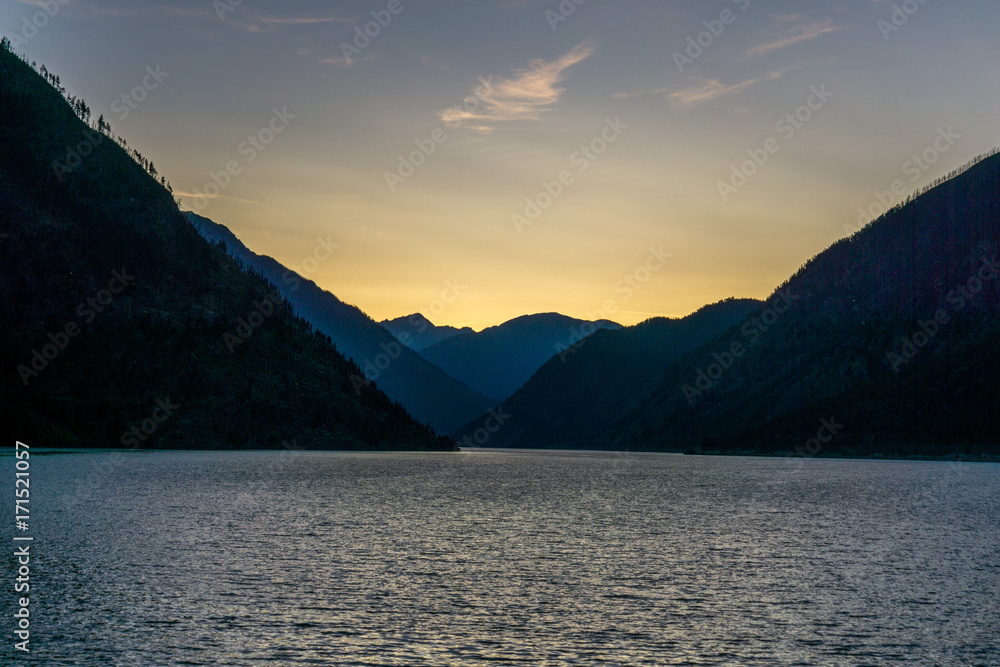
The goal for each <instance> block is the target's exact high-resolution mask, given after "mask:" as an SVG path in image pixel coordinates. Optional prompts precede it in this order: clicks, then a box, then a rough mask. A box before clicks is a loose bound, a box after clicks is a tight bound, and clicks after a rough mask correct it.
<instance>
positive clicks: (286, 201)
mask: <svg viewBox="0 0 1000 667" xmlns="http://www.w3.org/2000/svg"><path fill="white" fill-rule="evenodd" d="M0 32H2V33H3V34H4V35H6V36H8V37H10V38H12V39H13V41H14V43H15V45H16V47H17V48H16V50H18V51H20V52H23V53H25V54H26V55H27V57H28V59H29V60H35V61H37V62H38V63H39V64H42V63H44V64H45V65H46V66H47V67H48V68H49V69H50V70H51V71H53V72H54V73H56V74H58V75H60V77H61V80H62V84H63V85H64V86H65V87H66V88H67V89H68V90H69V92H71V93H74V94H76V95H78V96H81V97H83V98H84V99H85V100H86V101H87V103H88V104H89V105H90V106H91V108H92V109H93V113H94V116H97V115H98V114H99V113H103V114H104V116H105V118H106V119H107V120H109V121H111V123H112V125H113V127H114V131H115V133H116V134H119V135H121V136H123V137H125V138H126V139H127V140H128V142H129V145H130V146H133V147H135V148H137V149H139V150H140V151H141V152H142V153H143V154H144V155H145V156H146V157H148V158H150V159H152V161H153V162H154V163H155V165H156V167H157V169H158V171H159V172H160V173H161V174H163V175H165V176H166V178H167V179H168V180H169V181H170V182H171V184H172V186H173V188H174V191H175V194H176V195H177V196H178V197H179V198H180V200H181V204H182V207H183V208H185V209H186V210H193V211H196V212H198V213H199V214H201V215H204V216H206V217H209V218H211V219H213V220H215V221H217V222H220V223H222V224H224V225H226V226H228V227H229V228H230V229H231V230H233V231H234V232H235V233H236V234H237V235H238V236H239V237H240V238H241V239H242V240H243V241H244V243H246V245H247V246H248V247H250V249H252V250H254V251H255V252H257V253H260V254H265V255H270V256H272V257H275V258H276V259H278V260H279V261H281V262H282V263H284V264H285V265H287V266H290V267H293V268H296V270H298V271H299V272H300V273H302V274H303V275H305V276H306V277H308V278H310V279H312V280H315V281H316V282H317V283H318V284H319V285H320V286H322V287H323V288H325V289H327V290H329V291H331V292H332V293H334V294H335V295H337V296H338V297H339V298H340V299H342V300H344V301H346V302H348V303H352V304H354V305H357V306H358V307H360V308H361V309H362V310H364V311H365V312H366V313H368V314H369V315H370V316H372V317H373V318H374V319H376V320H381V319H384V318H393V317H398V316H403V315H408V314H410V313H416V312H420V313H423V314H424V315H426V316H427V317H429V319H431V321H433V322H434V323H436V324H439V325H443V324H447V325H454V326H471V327H473V328H475V329H477V330H478V329H482V328H485V327H488V326H493V325H496V324H499V323H501V322H503V321H506V320H508V319H511V318H514V317H517V316H520V315H524V314H530V313H540V312H560V313H563V314H566V315H570V316H574V317H579V318H584V319H599V318H601V319H611V320H614V321H617V322H620V323H622V324H625V325H631V324H635V323H637V322H641V321H643V320H645V319H648V318H649V317H653V316H660V315H662V316H670V317H681V316H684V315H687V314H689V313H691V312H693V311H695V310H697V309H698V308H699V307H701V306H703V305H705V304H708V303H712V302H715V301H718V300H721V299H724V298H727V297H731V296H735V297H755V298H765V297H766V296H768V295H769V294H771V293H772V292H773V290H774V288H775V287H777V286H778V285H779V284H780V283H781V282H783V281H784V280H785V279H786V278H787V277H789V276H790V275H791V274H792V273H794V272H795V271H796V270H797V269H798V268H799V267H800V266H801V265H802V264H804V263H805V262H806V261H807V260H808V259H809V258H811V257H813V256H814V255H816V254H818V253H819V252H821V251H822V250H824V249H825V248H826V247H828V246H829V245H830V244H831V243H833V242H834V241H836V240H837V239H839V238H842V237H843V236H846V235H848V234H849V233H851V232H852V231H854V230H855V229H857V228H858V227H859V226H861V225H863V224H865V223H866V222H868V221H869V220H870V219H871V218H872V217H875V216H876V215H877V214H878V213H879V212H880V210H881V207H882V206H884V205H889V206H891V205H893V204H895V203H897V202H898V201H899V200H900V199H901V198H902V197H905V196H906V195H907V194H909V193H911V192H913V191H915V190H917V189H919V188H920V187H922V186H924V185H926V184H927V183H929V182H930V181H932V180H933V179H935V178H937V177H939V176H941V175H943V174H946V173H948V172H949V171H951V170H952V169H955V168H956V167H959V166H961V165H962V164H964V163H965V162H967V161H969V160H970V159H972V158H973V157H975V156H976V155H979V154H981V153H984V152H986V151H988V150H990V149H992V148H993V147H995V146H997V145H1000V127H998V124H997V120H996V119H997V118H998V111H1000V66H998V65H1000V40H998V39H997V37H996V35H998V34H1000V4H998V3H996V2H995V1H994V0H982V1H973V0H967V1H963V2H944V0H906V1H905V2H899V3H898V4H894V3H893V2H886V1H882V0H837V1H831V2H809V1H803V0H797V1H794V2H793V1H790V0H770V1H765V0H711V1H705V0H702V1H699V2H694V1H670V0H655V1H654V0H634V1H626V0H561V1H560V0H498V1H486V0H373V1H370V2H360V1H355V0H344V1H326V2H322V1H319V0H282V1H280V2H278V1H276V0H273V1H265V0H215V1H214V2H213V1H212V0H157V1H152V0H4V2H2V3H0Z"/></svg>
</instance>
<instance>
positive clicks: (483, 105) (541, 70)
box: [438, 43, 594, 132]
mask: <svg viewBox="0 0 1000 667" xmlns="http://www.w3.org/2000/svg"><path fill="white" fill-rule="evenodd" d="M593 53H594V48H593V47H592V46H589V45H587V44H585V43H584V44H580V45H579V46H577V47H575V48H574V49H573V50H572V51H570V52H569V53H567V54H566V55H564V56H562V57H561V58H557V59H556V60H553V61H550V62H546V61H544V60H532V61H531V62H530V63H529V68H530V69H520V70H515V72H514V74H513V76H511V77H510V78H505V77H495V78H494V77H491V79H490V80H489V81H487V82H485V83H484V85H482V86H480V87H479V88H477V89H476V90H475V91H474V95H473V97H474V98H475V99H476V100H477V103H476V104H474V105H473V104H464V105H456V106H455V107H453V108H451V109H446V110H444V111H441V112H439V114H438V115H439V116H440V118H441V120H442V121H444V122H445V123H449V124H456V125H458V124H465V123H467V122H470V121H471V122H472V123H473V124H472V125H467V127H469V128H470V129H474V130H477V131H480V132H490V131H492V130H493V129H494V125H495V124H496V123H500V122H508V121H518V120H538V119H540V118H541V114H542V113H543V112H545V111H547V110H549V109H550V108H551V107H552V105H553V104H555V103H556V102H558V101H559V98H560V97H561V96H562V93H563V91H564V90H565V89H564V88H558V87H557V84H559V83H560V82H561V81H562V80H563V73H564V72H565V71H566V70H567V69H568V68H570V67H572V66H573V65H575V64H577V63H579V62H582V61H584V60H586V59H587V58H589V57H590V56H591V55H592V54H593ZM468 99H472V98H471V97H470V98H468ZM469 107H472V108H471V109H470V108H469Z"/></svg>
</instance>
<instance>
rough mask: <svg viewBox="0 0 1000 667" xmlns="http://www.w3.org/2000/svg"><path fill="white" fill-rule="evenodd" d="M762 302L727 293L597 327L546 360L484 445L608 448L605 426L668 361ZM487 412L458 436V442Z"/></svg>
mask: <svg viewBox="0 0 1000 667" xmlns="http://www.w3.org/2000/svg"><path fill="white" fill-rule="evenodd" d="M759 306H760V302H759V301H755V300H753V299H728V300H726V301H722V302H720V303H717V304H714V305H711V306H705V307H704V308H702V309H701V310H699V311H698V312H696V313H694V314H692V315H688V316H687V317H684V318H681V319H669V318H663V317H660V318H654V319H650V320H646V321H645V322H643V323H641V324H637V325H635V326H632V327H626V328H624V329H620V330H617V331H608V330H601V331H597V332H596V333H594V334H593V335H591V336H589V337H588V338H585V339H583V340H582V341H580V342H577V343H575V344H574V345H572V346H570V347H569V348H568V349H565V350H562V351H561V352H560V354H557V355H555V356H553V357H552V358H551V359H549V360H548V361H547V362H546V363H545V365H544V366H542V367H541V368H540V369H539V370H538V372H537V373H535V374H534V375H533V376H532V377H531V379H530V380H528V382H527V384H525V385H524V386H523V387H521V389H519V390H518V391H517V392H516V393H515V394H514V395H513V396H511V397H510V398H509V399H508V400H507V401H505V402H504V404H503V411H504V413H507V414H510V415H511V417H510V419H509V420H507V421H506V422H505V423H504V425H503V428H500V429H498V430H497V431H496V433H494V434H492V435H491V437H490V439H489V441H488V442H486V443H484V444H486V445H487V446H489V447H517V448H534V447H544V448H558V447H572V448H578V449H585V448H594V447H597V448H600V447H607V446H608V445H609V444H610V441H611V439H612V438H613V435H612V434H611V433H610V432H609V431H610V430H611V429H612V427H613V426H614V425H615V424H616V422H617V421H618V420H620V419H621V418H622V417H624V416H625V415H627V414H628V413H629V412H630V411H631V410H633V409H634V408H636V407H637V406H638V404H639V401H640V400H641V399H642V398H643V397H644V396H646V395H647V394H649V393H650V392H651V391H653V389H655V388H656V385H657V382H658V381H659V380H660V379H661V378H662V377H663V373H664V370H665V369H666V367H667V365H668V364H670V362H672V361H674V360H676V359H677V358H678V357H680V356H681V355H683V354H685V353H688V352H690V351H691V350H694V349H696V348H698V347H700V346H701V345H703V344H704V343H705V342H706V341H708V340H714V339H715V338H717V337H718V336H719V335H720V334H721V333H722V332H723V331H725V330H727V329H729V328H731V327H733V326H735V325H737V324H739V323H741V322H742V321H743V320H744V319H745V318H746V316H747V315H748V314H749V313H750V312H752V311H754V310H756V309H757V308H758V307H759ZM485 419H486V416H485V415H484V416H483V417H480V418H478V419H476V420H474V421H473V422H471V423H470V424H469V425H468V426H467V427H466V428H464V429H462V430H460V431H459V432H458V433H457V434H456V435H457V439H458V440H459V441H460V442H461V441H462V440H463V439H464V438H466V437H470V436H472V435H473V434H474V433H475V431H476V430H477V429H479V428H480V427H481V426H482V424H483V422H484V421H485Z"/></svg>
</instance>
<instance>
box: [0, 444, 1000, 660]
mask: <svg viewBox="0 0 1000 667" xmlns="http://www.w3.org/2000/svg"><path fill="white" fill-rule="evenodd" d="M31 461H32V487H31V490H32V496H31V502H32V534H33V535H35V537H36V539H35V541H34V543H33V546H32V550H33V552H34V556H35V558H34V560H33V563H32V577H33V588H32V594H33V597H32V613H33V626H32V629H33V631H34V632H33V641H32V647H33V652H32V654H31V656H30V657H28V658H27V659H24V656H23V655H19V656H17V657H18V658H19V659H20V660H22V661H23V662H25V663H26V664H40V665H95V666H97V665H129V666H131V665H143V666H146V665H150V666H152V665H233V666H236V665H498V664H501V665H502V664H506V665H550V666H557V665H723V664H730V665H898V664H922V665H926V664H941V665H1000V603H998V600H1000V555H998V553H1000V521H998V516H1000V513H998V509H1000V466H997V465H994V464H961V465H956V464H945V463H928V462H885V461H828V460H787V459H755V458H716V457H696V456H678V455H659V454H638V455H621V454H611V453H574V452H566V453H553V452H537V453H527V452H463V453H457V454H446V453H439V454H413V453H406V454H367V453H366V454H358V453H289V452H283V453H277V452H243V453H213V452H197V453H195V452H190V453H189V452H160V453H126V454H117V453H87V454H58V455H52V456H33V457H32V459H31ZM12 464H13V461H12V460H11V459H10V458H9V457H5V458H4V459H3V466H4V478H5V479H8V480H11V479H13V470H12V468H13V465H12ZM4 488H8V489H11V488H12V485H11V484H5V485H4ZM0 505H2V506H3V508H4V509H3V511H4V512H5V514H4V515H3V520H4V521H5V522H7V525H11V524H12V522H13V518H12V516H11V509H10V507H8V506H9V505H12V503H11V502H5V503H0ZM6 560H7V579H8V581H11V580H12V578H13V575H12V571H13V567H14V565H13V560H12V559H10V558H8V559H6ZM13 598H14V594H13V593H12V592H10V591H8V594H7V595H6V596H5V599H4V605H5V607H4V609H5V611H4V615H5V618H8V619H9V618H10V611H11V609H12V606H11V605H12V604H13ZM4 627H5V628H7V631H6V632H5V634H6V635H7V636H8V637H10V629H11V626H10V622H9V621H5V624H4ZM11 643H12V642H10V641H8V643H7V646H6V647H5V648H4V650H5V651H8V655H10V654H11V653H12V651H11V649H10V644H11Z"/></svg>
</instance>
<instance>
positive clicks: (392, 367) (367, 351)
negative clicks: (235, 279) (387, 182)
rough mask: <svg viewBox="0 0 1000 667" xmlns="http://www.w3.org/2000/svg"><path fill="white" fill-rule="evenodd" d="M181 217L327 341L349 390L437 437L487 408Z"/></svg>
mask: <svg viewBox="0 0 1000 667" xmlns="http://www.w3.org/2000/svg"><path fill="white" fill-rule="evenodd" d="M187 215H188V218H189V220H190V221H191V224H192V225H193V226H194V228H195V229H197V230H198V232H199V233H200V234H201V235H202V236H204V237H205V238H206V239H208V240H209V241H211V242H212V243H222V244H223V245H224V246H225V248H226V251H227V252H229V254H231V255H232V256H233V257H235V258H236V259H237V260H239V261H240V262H242V263H243V264H244V265H245V266H247V267H250V268H251V269H252V270H254V271H256V272H259V273H260V274H261V275H262V276H263V277H264V278H265V279H266V280H268V281H270V282H271V283H273V284H274V285H276V286H277V288H278V291H279V292H280V293H281V294H282V296H283V297H284V298H285V299H286V300H287V301H288V302H289V303H290V304H291V306H292V307H293V308H294V310H295V312H296V313H297V314H298V315H299V316H300V317H302V318H304V319H305V320H306V321H307V322H309V323H310V324H311V325H312V326H314V327H316V329H317V330H318V331H320V332H322V333H323V334H325V335H327V336H329V337H330V339H331V340H332V341H333V343H334V345H336V346H337V349H338V350H339V351H340V352H341V353H342V354H344V355H345V356H346V357H347V358H348V359H351V360H352V361H354V363H356V364H357V365H358V366H360V368H361V371H362V372H361V373H360V374H357V375H355V376H354V378H353V383H354V386H355V387H357V386H359V385H361V384H362V383H364V382H366V381H372V382H374V383H375V384H376V385H377V386H378V388H379V389H381V390H382V391H384V392H385V393H386V394H387V395H388V396H389V397H390V398H392V399H393V400H394V401H398V402H399V404H400V405H402V406H403V407H404V408H406V410H408V411H409V413H410V414H411V415H413V416H414V417H415V418H416V419H417V420H418V421H420V422H421V423H427V424H430V425H431V426H432V427H434V429H435V430H436V431H437V432H438V433H450V432H451V431H453V430H455V429H456V428H458V427H459V426H461V425H462V424H465V423H466V422H468V421H469V420H470V419H472V418H473V417H475V416H476V415H478V414H481V413H482V412H483V411H484V410H486V408H488V407H490V406H491V405H492V403H493V401H492V400H491V399H489V398H487V397H485V396H482V395H480V394H477V393H476V392H475V391H473V390H471V389H469V387H467V386H465V385H463V384H462V383H461V382H459V381H458V380H456V379H455V378H453V377H451V376H449V375H448V374H447V373H445V372H444V371H442V370H441V369H440V368H438V367H437V366H435V365H434V364H432V363H430V362H429V361H427V360H426V359H424V358H423V357H422V356H420V355H419V354H417V353H416V352H414V351H412V350H410V349H409V348H407V347H405V346H403V345H400V343H399V342H398V341H397V340H396V338H395V337H394V336H393V335H392V334H391V333H389V331H387V330H386V329H385V328H383V327H382V326H380V325H379V324H378V323H377V322H375V321H374V320H372V319H371V318H370V317H368V315H366V314H365V313H363V312H362V311H361V310H360V309H358V308H356V307H354V306H351V305H349V304H346V303H344V302H342V301H341V300H339V299H338V298H337V297H335V296H334V295H333V294H331V293H329V292H327V291H325V290H324V289H322V288H321V287H319V286H318V285H317V284H316V283H314V282H313V281H311V280H307V279H306V278H304V277H302V276H301V275H299V274H297V273H295V272H294V271H292V270H291V269H288V268H286V267H285V266H283V265H282V264H280V263H278V261H277V260H274V259H272V258H271V257H267V256H263V255H258V254H256V253H254V252H253V251H251V250H249V249H248V248H247V247H246V246H245V245H244V244H243V243H242V242H241V241H240V240H239V239H238V238H236V236H235V235H234V234H233V233H232V232H231V231H230V230H229V229H228V228H226V227H225V226H223V225H220V224H218V223H216V222H213V221H211V220H209V219H208V218H203V217H201V216H198V215H195V214H194V213H188V214H187Z"/></svg>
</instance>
